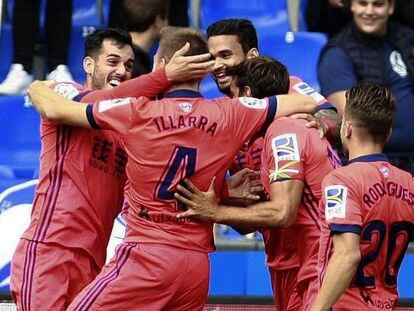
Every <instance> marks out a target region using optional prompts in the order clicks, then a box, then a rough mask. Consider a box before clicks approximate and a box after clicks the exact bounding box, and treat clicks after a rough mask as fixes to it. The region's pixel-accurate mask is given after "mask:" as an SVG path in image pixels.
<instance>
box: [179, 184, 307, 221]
mask: <svg viewBox="0 0 414 311" xmlns="http://www.w3.org/2000/svg"><path fill="white" fill-rule="evenodd" d="M184 184H185V187H184V186H182V185H179V186H177V190H178V191H179V193H176V194H175V198H176V199H177V200H179V201H180V202H182V203H184V204H185V205H186V206H187V207H188V210H187V211H186V212H183V213H181V214H179V215H178V216H177V217H178V218H184V217H194V218H198V219H201V220H207V221H213V222H217V223H221V224H226V225H230V226H235V227H238V228H243V227H248V228H251V227H255V228H273V227H283V228H286V227H289V226H290V225H291V224H292V223H293V222H294V220H295V219H296V214H297V210H298V206H299V203H300V200H301V197H302V191H303V182H302V181H299V180H288V181H283V182H276V183H273V184H271V186H270V195H271V200H270V201H266V202H262V203H258V204H254V205H251V206H249V207H247V208H239V207H236V206H226V205H219V204H217V203H216V197H215V193H214V186H213V184H212V186H211V187H210V189H209V190H208V191H207V192H203V191H200V190H199V189H198V188H197V187H196V186H195V185H194V184H193V183H191V181H189V180H187V179H186V180H185V181H184Z"/></svg>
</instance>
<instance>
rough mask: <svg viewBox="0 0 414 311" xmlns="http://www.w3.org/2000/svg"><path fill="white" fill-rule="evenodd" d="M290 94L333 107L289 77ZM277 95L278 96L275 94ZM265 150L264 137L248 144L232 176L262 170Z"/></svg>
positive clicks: (316, 93) (296, 79)
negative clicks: (262, 156)
mask: <svg viewBox="0 0 414 311" xmlns="http://www.w3.org/2000/svg"><path fill="white" fill-rule="evenodd" d="M289 84H290V86H289V94H295V93H297V94H307V95H310V96H312V98H313V99H314V100H316V101H317V102H318V104H319V109H326V108H330V107H332V106H331V105H330V104H329V103H328V101H327V100H326V99H325V97H323V96H322V95H320V94H319V93H318V92H315V90H314V89H312V88H311V87H310V86H309V85H308V84H307V83H305V82H303V81H302V79H300V78H298V77H295V76H290V77H289ZM275 95H276V94H275ZM262 149H263V137H257V138H256V139H254V140H253V141H251V142H249V143H246V144H245V145H244V146H243V148H242V149H241V150H240V151H239V152H238V153H237V155H236V157H235V158H234V161H233V163H232V165H231V166H230V169H229V170H230V174H232V175H233V174H235V173H237V172H238V171H240V170H242V169H244V168H250V169H252V170H257V171H258V170H260V156H261V154H262Z"/></svg>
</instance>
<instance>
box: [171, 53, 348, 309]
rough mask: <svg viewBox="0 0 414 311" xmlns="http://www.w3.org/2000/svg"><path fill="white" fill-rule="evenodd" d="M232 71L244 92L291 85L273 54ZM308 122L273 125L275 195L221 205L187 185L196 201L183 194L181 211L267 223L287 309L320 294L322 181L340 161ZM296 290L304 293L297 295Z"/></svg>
mask: <svg viewBox="0 0 414 311" xmlns="http://www.w3.org/2000/svg"><path fill="white" fill-rule="evenodd" d="M232 73H233V74H234V76H233V79H232V83H231V85H230V89H231V91H232V93H233V94H237V95H239V96H248V95H253V96H257V95H260V94H263V95H266V94H267V93H269V92H284V93H286V92H287V90H288V88H289V84H288V81H289V77H288V73H287V70H286V68H284V66H283V65H281V64H280V63H278V62H276V61H274V60H272V59H269V58H267V57H257V58H253V59H249V60H246V61H244V62H243V63H241V64H240V65H238V66H236V68H234V69H233V71H232ZM276 79H277V81H276ZM278 81H279V82H278ZM281 81H284V83H281ZM305 123H306V121H305V120H293V119H291V118H286V117H284V118H279V119H278V120H276V121H274V122H273V123H272V124H271V125H270V126H269V128H268V129H267V132H266V135H265V137H264V141H263V146H264V149H263V152H262V158H261V170H260V171H261V174H262V182H263V185H264V187H265V189H266V191H267V193H268V194H269V195H270V200H269V201H267V202H264V203H259V204H256V205H252V206H250V207H248V208H245V209H240V208H237V207H235V206H233V207H231V206H230V207H229V206H218V205H217V204H216V201H215V200H214V199H213V198H212V199H213V200H212V201H209V200H206V199H207V197H206V196H204V195H203V194H202V193H200V192H199V191H197V190H194V191H196V193H195V194H194V193H191V192H188V191H185V190H184V194H187V196H188V198H191V201H193V200H194V201H195V202H191V201H187V200H185V199H183V198H182V197H181V196H180V195H178V198H179V199H181V200H182V202H183V203H189V207H190V210H189V211H188V212H185V213H183V214H181V215H180V217H184V216H188V217H197V218H199V219H203V220H209V221H214V222H218V223H221V224H226V225H231V226H235V227H238V228H243V227H247V228H249V229H252V228H254V229H262V232H263V235H264V240H265V249H266V255H267V264H268V266H269V270H270V273H271V279H272V287H273V290H274V295H275V301H276V304H277V306H278V308H279V309H281V310H297V309H298V308H299V307H300V305H301V304H302V303H303V304H306V303H307V301H309V300H311V297H312V295H314V294H315V290H316V285H317V284H316V283H317V269H316V265H317V257H318V241H319V237H320V224H319V215H318V202H319V199H320V198H321V182H322V179H323V178H324V177H325V176H326V175H327V174H328V173H329V172H331V171H332V170H333V169H334V168H335V167H337V166H339V165H340V161H339V159H338V157H337V156H336V154H335V152H334V151H333V149H332V148H331V146H330V144H329V142H328V141H327V140H326V139H325V138H324V139H321V138H320V136H319V132H318V130H317V129H314V128H311V129H308V128H306V126H305ZM180 189H182V188H180ZM209 195H211V196H214V195H213V194H209ZM275 228H286V229H275ZM266 229H272V230H266ZM297 236H300V237H301V239H300V240H298V239H297V238H296V237H297ZM315 241H316V243H315ZM296 275H297V276H296ZM312 289H314V290H313V291H312ZM296 290H297V291H298V295H299V298H300V299H298V298H297V297H296V293H295V291H296ZM301 301H302V302H301Z"/></svg>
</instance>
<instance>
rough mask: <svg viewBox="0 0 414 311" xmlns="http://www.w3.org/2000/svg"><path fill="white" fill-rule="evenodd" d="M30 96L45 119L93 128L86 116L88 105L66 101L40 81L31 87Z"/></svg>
mask: <svg viewBox="0 0 414 311" xmlns="http://www.w3.org/2000/svg"><path fill="white" fill-rule="evenodd" d="M28 94H29V96H30V99H31V101H32V103H33V106H34V107H35V108H36V110H37V112H38V113H39V114H40V115H41V116H42V117H43V118H46V119H48V120H50V121H52V122H56V123H63V124H68V125H74V126H82V127H87V128H91V126H90V124H89V121H88V118H87V116H86V108H87V106H88V105H87V104H83V103H77V102H75V101H72V100H69V99H66V98H64V97H63V96H61V95H59V94H57V93H55V92H54V91H53V90H52V89H50V88H49V87H48V86H46V85H45V84H44V83H42V82H40V81H35V82H33V83H32V84H31V85H30V87H29V89H28Z"/></svg>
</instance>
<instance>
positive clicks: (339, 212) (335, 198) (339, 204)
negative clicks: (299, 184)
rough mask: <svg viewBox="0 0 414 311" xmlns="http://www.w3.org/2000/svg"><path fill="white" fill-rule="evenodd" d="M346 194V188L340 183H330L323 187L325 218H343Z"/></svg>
mask: <svg viewBox="0 0 414 311" xmlns="http://www.w3.org/2000/svg"><path fill="white" fill-rule="evenodd" d="M347 194H348V189H347V188H346V187H344V186H341V185H332V186H328V187H326V188H325V198H326V203H325V217H326V220H330V219H332V218H345V211H346V196H347Z"/></svg>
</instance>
